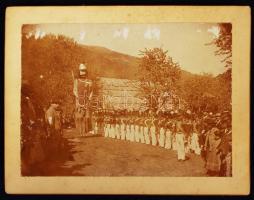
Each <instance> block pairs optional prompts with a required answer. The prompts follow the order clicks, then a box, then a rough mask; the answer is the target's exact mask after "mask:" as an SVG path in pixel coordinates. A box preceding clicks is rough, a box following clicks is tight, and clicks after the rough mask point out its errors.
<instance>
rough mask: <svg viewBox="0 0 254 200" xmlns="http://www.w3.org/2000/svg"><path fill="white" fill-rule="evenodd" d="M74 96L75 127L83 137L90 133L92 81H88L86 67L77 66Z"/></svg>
mask: <svg viewBox="0 0 254 200" xmlns="http://www.w3.org/2000/svg"><path fill="white" fill-rule="evenodd" d="M73 93H74V96H75V97H76V111H75V112H79V114H77V115H76V116H79V117H78V118H77V119H76V126H77V128H78V129H79V132H80V135H82V136H83V135H84V134H85V133H88V132H89V131H91V110H90V102H91V98H92V95H93V91H92V81H91V80H90V79H88V73H87V66H86V65H85V64H82V63H81V64H80V65H79V73H78V76H77V77H76V78H75V79H74V88H73Z"/></svg>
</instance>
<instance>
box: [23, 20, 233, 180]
mask: <svg viewBox="0 0 254 200" xmlns="http://www.w3.org/2000/svg"><path fill="white" fill-rule="evenodd" d="M231 29H232V25H231V24H230V23H216V24H211V23H160V24H37V25H25V24H24V25H23V26H22V87H21V95H22V96H21V97H22V98H21V117H22V118H21V120H22V121H21V122H22V123H21V173H22V175H23V176H56V175H65V176H232V164H231V163H232V145H231V141H232V128H231V107H232V105H231V102H232V100H231V68H232V47H231V46H232V33H231Z"/></svg>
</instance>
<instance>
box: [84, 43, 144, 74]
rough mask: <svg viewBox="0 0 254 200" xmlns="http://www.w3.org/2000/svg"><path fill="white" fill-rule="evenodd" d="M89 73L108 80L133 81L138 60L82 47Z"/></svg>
mask: <svg viewBox="0 0 254 200" xmlns="http://www.w3.org/2000/svg"><path fill="white" fill-rule="evenodd" d="M81 50H82V51H84V55H85V56H84V58H83V59H84V60H86V63H87V65H88V66H89V68H90V70H91V73H92V74H94V75H96V76H103V77H108V78H122V79H135V78H136V77H137V73H138V65H139V62H140V59H139V58H137V57H134V56H130V55H126V54H122V53H119V52H116V51H112V50H109V49H107V48H104V47H98V46H86V45H82V46H81Z"/></svg>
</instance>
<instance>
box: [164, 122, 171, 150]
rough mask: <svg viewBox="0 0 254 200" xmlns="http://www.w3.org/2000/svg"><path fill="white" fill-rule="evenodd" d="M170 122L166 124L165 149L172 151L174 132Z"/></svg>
mask: <svg viewBox="0 0 254 200" xmlns="http://www.w3.org/2000/svg"><path fill="white" fill-rule="evenodd" d="M170 129H171V123H170V121H167V123H166V139H165V149H171V147H172V131H171V130H170Z"/></svg>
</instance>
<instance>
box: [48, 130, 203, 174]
mask: <svg viewBox="0 0 254 200" xmlns="http://www.w3.org/2000/svg"><path fill="white" fill-rule="evenodd" d="M63 137H64V138H65V139H67V141H68V142H67V143H68V153H66V152H65V155H64V156H61V155H59V157H62V159H60V160H59V159H58V161H54V160H51V161H50V162H49V163H48V164H47V169H48V170H47V173H46V174H45V175H64V176H206V174H205V169H204V162H203V160H202V159H201V157H200V156H197V155H194V154H188V155H187V156H188V157H189V159H188V160H187V161H184V162H179V161H177V155H176V152H175V151H172V150H166V149H164V148H161V147H157V146H156V147H154V146H152V145H146V144H141V143H135V142H129V141H121V140H116V139H111V138H104V137H102V136H100V135H89V136H86V137H79V136H78V135H77V133H76V131H75V129H69V130H65V131H64V134H63Z"/></svg>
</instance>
